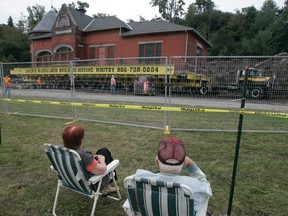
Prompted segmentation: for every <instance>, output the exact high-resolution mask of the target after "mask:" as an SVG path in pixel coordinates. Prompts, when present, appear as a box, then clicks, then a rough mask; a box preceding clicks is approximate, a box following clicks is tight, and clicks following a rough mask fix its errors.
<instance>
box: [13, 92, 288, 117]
mask: <svg viewBox="0 0 288 216" xmlns="http://www.w3.org/2000/svg"><path fill="white" fill-rule="evenodd" d="M30 96H31V97H40V98H45V97H47V98H55V99H61V101H63V100H66V101H71V99H70V98H71V92H70V91H69V90H58V89H12V90H11V97H12V99H21V98H22V97H25V98H26V97H30ZM75 99H76V101H77V99H81V102H83V101H85V102H87V103H89V102H92V103H95V101H96V100H98V101H107V102H108V103H111V102H113V103H114V102H118V101H119V102H121V104H123V103H124V104H129V103H130V102H133V103H135V102H136V103H139V104H141V103H145V105H147V103H151V104H159V103H160V104H164V103H165V97H158V96H134V95H120V94H119V95H117V94H116V95H110V94H104V93H95V92H83V91H81V92H80V91H76V92H75ZM166 102H167V103H168V102H169V101H168V99H167V101H166ZM170 103H171V104H176V105H183V106H185V107H186V106H188V107H204V108H208V109H238V108H240V106H241V100H240V99H238V100H229V99H217V98H213V99H211V98H193V97H185V98H175V97H173V98H171V99H170ZM168 106H169V105H168ZM245 108H246V110H260V111H261V110H262V111H264V110H265V111H269V112H288V102H286V103H282V104H280V103H271V101H269V100H267V104H265V103H263V101H262V102H261V103H253V101H249V100H247V101H246V104H245Z"/></svg>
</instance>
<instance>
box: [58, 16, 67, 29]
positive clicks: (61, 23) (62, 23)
mask: <svg viewBox="0 0 288 216" xmlns="http://www.w3.org/2000/svg"><path fill="white" fill-rule="evenodd" d="M56 26H57V27H58V28H61V27H67V26H70V21H69V18H68V16H66V15H65V16H61V17H59V19H58V22H57V25H56Z"/></svg>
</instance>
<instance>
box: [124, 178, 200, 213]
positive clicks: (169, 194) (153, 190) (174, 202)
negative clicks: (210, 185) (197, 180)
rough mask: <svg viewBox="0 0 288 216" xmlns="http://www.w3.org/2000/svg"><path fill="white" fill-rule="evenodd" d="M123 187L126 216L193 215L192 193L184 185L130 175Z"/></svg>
mask: <svg viewBox="0 0 288 216" xmlns="http://www.w3.org/2000/svg"><path fill="white" fill-rule="evenodd" d="M124 186H125V188H126V189H127V194H128V199H127V200H126V202H125V203H124V204H123V208H124V211H125V212H126V213H127V215H141V216H146V215H149V216H152V215H154V216H161V215H162V216H176V215H177V216H186V215H189V216H193V215H195V213H194V208H193V207H194V202H193V201H194V200H193V192H192V190H191V189H190V188H189V187H188V186H186V185H183V184H178V183H173V182H167V181H160V180H157V181H156V180H151V179H145V178H138V177H136V176H135V175H132V176H129V177H126V178H125V180H124Z"/></svg>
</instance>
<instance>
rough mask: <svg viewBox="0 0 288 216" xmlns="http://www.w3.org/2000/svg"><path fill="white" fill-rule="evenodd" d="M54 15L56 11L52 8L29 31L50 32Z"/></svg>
mask: <svg viewBox="0 0 288 216" xmlns="http://www.w3.org/2000/svg"><path fill="white" fill-rule="evenodd" d="M56 17H57V14H56V12H55V11H54V10H50V11H49V12H48V13H47V14H46V15H45V16H44V17H43V19H42V20H41V21H40V22H39V23H38V24H37V25H36V26H35V28H34V29H33V30H32V31H31V32H30V33H34V32H39V33H40V32H51V29H52V27H53V25H54V22H55V20H56Z"/></svg>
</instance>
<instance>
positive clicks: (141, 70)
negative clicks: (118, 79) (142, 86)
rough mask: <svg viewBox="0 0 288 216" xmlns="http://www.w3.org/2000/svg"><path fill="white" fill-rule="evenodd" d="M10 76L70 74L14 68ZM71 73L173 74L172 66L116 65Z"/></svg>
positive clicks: (63, 70)
mask: <svg viewBox="0 0 288 216" xmlns="http://www.w3.org/2000/svg"><path fill="white" fill-rule="evenodd" d="M10 73H11V74H19V75H23V74H38V75H40V74H55V75H63V74H66V75H67V74H70V67H68V66H66V67H33V68H15V69H13V70H11V71H10ZM73 73H74V74H75V75H82V74H83V75H84V74H89V75H97V74H102V75H103V74H132V75H133V74H150V75H158V74H166V73H167V74H174V66H166V65H164V66H163V65H118V66H76V67H74V71H73Z"/></svg>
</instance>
